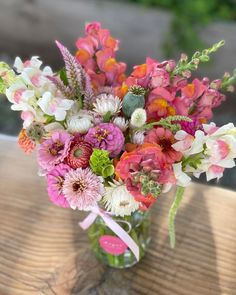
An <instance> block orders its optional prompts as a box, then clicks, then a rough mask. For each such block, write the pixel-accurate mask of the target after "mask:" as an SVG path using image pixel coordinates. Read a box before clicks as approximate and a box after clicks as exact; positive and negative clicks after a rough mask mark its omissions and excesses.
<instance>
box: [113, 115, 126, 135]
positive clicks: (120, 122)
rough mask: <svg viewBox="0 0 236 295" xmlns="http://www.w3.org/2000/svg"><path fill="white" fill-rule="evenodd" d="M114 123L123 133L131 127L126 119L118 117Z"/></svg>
mask: <svg viewBox="0 0 236 295" xmlns="http://www.w3.org/2000/svg"><path fill="white" fill-rule="evenodd" d="M113 123H114V124H115V125H116V126H117V127H119V128H120V130H121V131H122V132H125V131H126V129H127V128H128V125H129V122H128V121H127V120H125V118H124V117H116V118H115V119H114V120H113Z"/></svg>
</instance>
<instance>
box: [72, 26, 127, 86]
mask: <svg viewBox="0 0 236 295" xmlns="http://www.w3.org/2000/svg"><path fill="white" fill-rule="evenodd" d="M85 32H86V37H84V38H79V39H78V40H77V42H76V46H77V48H78V51H77V53H76V58H77V59H78V61H79V62H80V63H81V65H83V67H84V68H85V70H86V71H87V73H88V75H89V76H90V78H91V82H92V84H93V86H94V88H95V89H99V88H100V87H103V86H119V85H121V84H122V82H123V81H124V80H125V74H124V73H125V70H126V64H125V63H122V62H117V60H116V58H115V52H116V51H117V50H118V44H119V41H118V40H116V39H114V38H113V37H112V36H111V35H110V32H109V30H107V29H103V28H102V27H101V25H100V23H98V22H94V23H89V24H88V25H86V28H85Z"/></svg>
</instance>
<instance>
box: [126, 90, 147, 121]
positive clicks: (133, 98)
mask: <svg viewBox="0 0 236 295" xmlns="http://www.w3.org/2000/svg"><path fill="white" fill-rule="evenodd" d="M144 94H145V89H144V88H142V87H140V86H133V87H131V88H130V90H129V92H128V93H127V94H126V95H125V96H124V99H123V101H122V110H123V113H124V114H125V116H126V117H131V115H132V113H133V112H134V111H135V110H136V109H138V108H143V107H144V105H145V98H144Z"/></svg>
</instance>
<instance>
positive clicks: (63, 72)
mask: <svg viewBox="0 0 236 295" xmlns="http://www.w3.org/2000/svg"><path fill="white" fill-rule="evenodd" d="M59 76H60V79H61V80H62V82H63V83H64V85H66V86H68V85H69V82H68V79H67V76H66V70H65V68H63V69H61V70H60V71H59Z"/></svg>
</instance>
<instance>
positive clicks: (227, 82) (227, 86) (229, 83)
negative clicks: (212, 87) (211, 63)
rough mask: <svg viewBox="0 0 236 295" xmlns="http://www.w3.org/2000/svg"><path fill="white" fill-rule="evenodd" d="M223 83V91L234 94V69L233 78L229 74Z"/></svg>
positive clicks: (235, 73) (235, 76)
mask: <svg viewBox="0 0 236 295" xmlns="http://www.w3.org/2000/svg"><path fill="white" fill-rule="evenodd" d="M221 82H222V83H221V89H222V90H224V91H230V92H233V91H234V88H233V86H232V85H233V84H235V83H236V69H234V71H233V75H232V76H231V75H230V74H229V73H225V74H224V77H223V78H222V80H221Z"/></svg>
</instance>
